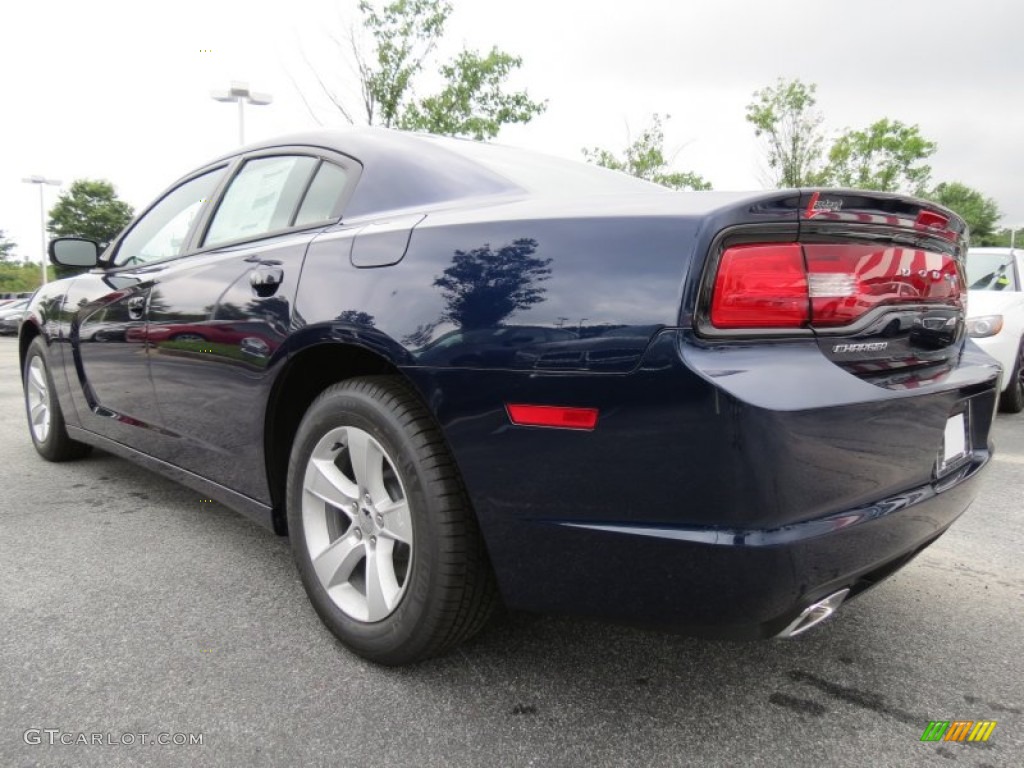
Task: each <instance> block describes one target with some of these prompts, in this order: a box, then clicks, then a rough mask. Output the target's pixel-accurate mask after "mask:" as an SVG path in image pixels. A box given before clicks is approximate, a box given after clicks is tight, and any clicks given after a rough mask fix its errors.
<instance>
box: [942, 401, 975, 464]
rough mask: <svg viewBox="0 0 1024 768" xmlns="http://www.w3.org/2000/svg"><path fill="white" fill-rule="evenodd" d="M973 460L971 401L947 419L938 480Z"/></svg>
mask: <svg viewBox="0 0 1024 768" xmlns="http://www.w3.org/2000/svg"><path fill="white" fill-rule="evenodd" d="M970 459H971V407H970V401H969V400H968V401H967V402H965V403H963V404H962V406H961V407H960V409H959V410H957V411H955V412H954V413H952V414H950V416H949V418H948V419H946V428H945V430H944V431H943V434H942V446H941V448H940V449H939V455H938V458H937V460H936V462H935V477H936V479H938V478H941V477H945V476H946V475H948V474H949V473H951V472H955V471H956V470H958V469H960V467H962V466H964V465H965V464H967V462H969V461H970Z"/></svg>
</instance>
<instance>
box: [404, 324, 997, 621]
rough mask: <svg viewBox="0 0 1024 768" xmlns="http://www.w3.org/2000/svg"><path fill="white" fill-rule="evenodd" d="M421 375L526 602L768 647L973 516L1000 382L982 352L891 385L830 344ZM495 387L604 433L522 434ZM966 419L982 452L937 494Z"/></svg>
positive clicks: (487, 528)
mask: <svg viewBox="0 0 1024 768" xmlns="http://www.w3.org/2000/svg"><path fill="white" fill-rule="evenodd" d="M412 375H413V376H414V380H415V377H417V376H426V377H428V378H429V381H428V382H423V385H426V386H429V387H431V388H436V391H439V392H440V393H441V395H440V397H438V398H436V399H435V401H434V402H436V403H439V404H440V407H439V408H438V409H437V410H436V411H435V413H436V415H437V417H438V420H439V421H440V423H441V424H442V426H443V428H444V431H445V434H446V436H447V438H448V440H449V443H450V445H451V447H452V450H453V452H454V454H455V458H456V461H457V462H458V464H459V467H460V470H461V472H462V475H463V479H464V480H465V483H466V486H467V489H468V491H469V494H470V498H471V500H472V502H473V504H474V507H475V510H476V512H477V516H478V519H479V521H480V525H481V529H482V531H483V533H484V536H485V539H486V541H487V545H488V549H489V552H490V555H491V559H492V562H493V564H494V567H495V571H496V574H497V576H498V581H499V584H500V586H501V589H502V592H503V595H504V597H505V600H506V602H507V603H508V605H509V606H510V607H512V608H516V609H524V610H531V611H542V612H554V613H572V614H584V615H593V616H599V617H602V618H606V619H612V620H621V621H626V622H631V623H638V624H646V625H657V626H666V627H672V628H677V629H682V630H686V631H689V632H693V633H696V634H704V635H716V636H741V637H742V636H746V637H761V636H768V635H774V634H778V633H779V632H780V631H782V630H783V629H784V628H785V627H786V626H787V625H788V624H789V623H791V622H792V621H793V619H794V618H795V617H796V616H797V615H798V614H799V613H800V611H801V610H802V609H804V608H805V607H807V606H808V605H810V604H811V603H813V602H815V601H817V600H820V599H821V598H823V597H826V596H827V595H829V594H831V593H833V592H835V591H837V590H840V589H845V588H849V589H850V590H851V595H854V594H857V593H860V592H862V591H863V590H864V589H866V588H867V587H869V586H871V585H872V584H874V583H877V581H879V580H880V579H881V578H883V577H885V576H887V575H889V574H890V573H892V572H894V571H895V570H897V569H898V568H899V567H901V566H902V565H904V564H906V562H908V561H909V560H910V559H911V558H912V557H913V556H914V555H915V554H917V553H918V552H920V551H921V550H922V549H923V548H924V547H926V546H927V545H928V544H930V543H931V542H933V541H934V540H935V539H936V538H937V537H938V536H939V535H941V534H942V532H943V531H945V530H946V528H948V527H949V526H950V525H951V524H952V523H953V521H954V520H955V519H956V518H957V517H958V516H959V515H961V514H962V513H963V512H964V510H965V509H966V508H967V507H968V506H969V505H970V503H971V501H972V500H973V499H974V497H975V495H976V493H977V480H978V476H979V475H980V474H981V472H982V470H983V468H984V466H985V465H986V464H987V462H988V460H989V458H990V450H991V446H990V443H989V431H990V428H991V423H992V418H993V415H994V412H995V406H996V398H997V393H996V386H997V381H998V375H999V369H998V366H997V365H996V364H995V363H994V362H993V361H992V360H991V358H989V357H988V356H987V355H984V354H983V353H981V352H980V351H979V350H977V348H975V347H973V346H970V345H968V347H967V348H965V351H964V353H963V355H962V356H961V357H960V359H959V361H958V363H957V365H955V366H953V367H952V368H950V369H948V370H946V371H945V372H944V373H942V374H941V375H935V373H934V372H932V373H930V374H927V375H922V376H921V377H920V378H919V379H913V378H911V379H907V380H906V381H903V382H901V383H899V384H898V385H895V386H893V387H891V388H888V389H887V388H884V387H880V386H876V385H874V384H870V383H867V382H865V381H863V380H860V379H858V378H857V377H855V376H853V375H851V374H850V373H847V372H845V371H843V370H841V369H840V368H839V367H837V366H836V365H833V364H832V363H831V362H829V361H828V360H827V359H826V358H825V357H824V356H823V355H821V353H820V351H819V350H818V349H817V346H816V345H815V343H814V342H813V341H810V342H799V343H792V344H790V343H782V344H778V345H771V346H767V347H766V346H765V345H748V346H743V345H720V346H717V347H709V346H705V345H701V344H700V343H699V340H693V339H690V338H688V337H687V336H686V334H685V333H683V332H678V333H677V332H665V333H663V334H661V335H660V336H659V337H658V339H656V340H655V342H654V343H652V345H651V347H650V348H649V349H648V351H647V353H646V354H645V356H644V361H643V363H642V364H641V365H640V367H639V368H638V369H637V370H635V371H633V372H632V373H630V374H626V375H618V376H615V375H580V374H569V373H565V374H559V375H537V374H533V375H531V374H529V373H524V374H518V373H512V372H507V371H506V372H500V371H495V372H483V371H458V370H446V371H442V370H436V369H435V370H432V371H426V370H423V369H420V370H419V371H412ZM490 377H493V379H494V380H493V381H481V379H483V378H490ZM496 389H497V390H499V391H503V392H504V393H505V395H506V398H507V401H508V402H517V403H537V404H548V405H564V406H585V407H592V408H597V409H598V410H599V412H600V416H599V420H598V423H597V426H596V428H595V429H594V430H592V431H582V430H561V429H544V428H530V427H517V426H512V425H510V424H509V422H508V417H507V415H506V413H505V412H504V409H503V408H501V407H500V405H501V404H494V403H493V401H491V399H490V398H492V397H493V394H492V393H493V392H494V391H496ZM496 405H497V407H495V406H496ZM960 413H963V414H965V415H964V421H965V422H966V424H967V425H968V426H969V433H970V450H969V452H968V453H967V455H966V456H965V457H964V459H963V460H962V461H961V462H960V463H958V464H957V465H956V466H955V468H954V469H951V470H949V471H948V474H942V475H941V477H940V478H939V479H938V480H937V479H936V477H937V475H936V467H937V459H938V458H939V455H940V454H941V453H942V452H943V440H944V431H945V430H946V428H947V424H948V422H949V419H950V417H951V416H955V415H957V414H960Z"/></svg>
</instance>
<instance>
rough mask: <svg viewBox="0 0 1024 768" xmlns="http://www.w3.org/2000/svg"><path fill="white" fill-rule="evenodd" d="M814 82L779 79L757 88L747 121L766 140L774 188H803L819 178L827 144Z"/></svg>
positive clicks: (769, 175)
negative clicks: (823, 133) (823, 153)
mask: <svg viewBox="0 0 1024 768" xmlns="http://www.w3.org/2000/svg"><path fill="white" fill-rule="evenodd" d="M816 90H817V86H816V85H815V84H814V83H810V84H805V83H803V82H801V81H800V80H788V81H787V80H784V79H783V78H781V77H780V78H779V79H778V80H777V81H776V83H775V85H773V86H768V87H766V88H762V89H761V90H759V91H754V100H753V101H752V102H750V103H749V104H748V105H747V122H749V123H751V124H752V125H753V126H754V135H756V136H758V137H760V138H761V139H762V140H763V142H764V154H765V159H766V160H767V162H768V179H767V181H768V182H769V184H770V185H771V186H774V187H803V186H807V185H810V184H815V183H817V181H818V178H817V173H818V170H819V168H820V160H821V156H822V151H823V147H824V136H823V135H822V129H821V123H822V116H821V113H819V112H818V111H817V110H816V109H815V108H814V107H815V104H817V99H816V98H815V95H814V94H815V91H816Z"/></svg>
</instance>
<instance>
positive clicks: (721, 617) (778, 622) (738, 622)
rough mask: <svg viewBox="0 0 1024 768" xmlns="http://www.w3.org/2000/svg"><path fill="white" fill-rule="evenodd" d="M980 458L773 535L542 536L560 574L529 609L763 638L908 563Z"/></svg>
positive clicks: (571, 529) (968, 491) (595, 528)
mask: <svg viewBox="0 0 1024 768" xmlns="http://www.w3.org/2000/svg"><path fill="white" fill-rule="evenodd" d="M987 461H988V453H987V451H985V452H979V453H978V455H976V456H975V457H974V458H973V459H972V461H971V463H970V465H968V466H965V467H963V468H962V469H961V470H960V471H959V472H958V473H957V477H956V478H955V484H954V485H953V486H952V487H950V488H947V489H946V490H944V491H942V492H937V491H936V489H935V487H934V486H931V485H928V486H923V487H920V488H916V489H913V490H911V491H908V492H907V493H904V494H899V495H897V496H892V497H889V498H886V499H883V500H880V501H879V502H877V503H874V504H870V505H866V506H862V507H858V508H856V509H850V510H847V511H845V512H842V513H838V514H834V515H829V516H827V517H823V518H818V519H813V520H806V521H803V522H801V523H797V524H794V525H790V526H784V527H782V528H778V529H775V530H763V529H754V530H736V529H733V530H708V529H701V528H666V527H645V526H632V527H629V526H611V525H589V524H557V525H556V526H555V527H554V529H552V530H549V531H546V532H543V533H541V532H538V537H539V538H543V541H544V543H543V545H542V546H543V548H544V549H545V550H546V551H547V555H548V557H549V558H550V559H551V560H552V561H555V562H558V563H560V564H561V567H560V568H559V569H558V573H557V576H556V575H555V574H552V577H553V578H552V580H551V582H549V584H548V588H547V590H546V591H545V595H544V596H543V597H541V596H540V595H534V597H533V599H531V600H530V601H529V603H528V604H527V605H526V606H525V607H529V608H531V609H538V608H539V609H541V610H556V611H564V610H566V607H567V606H570V605H571V606H573V607H572V609H571V611H570V612H572V613H581V614H589V615H599V616H603V617H605V618H611V619H616V620H620V621H625V622H629V623H635V624H641V625H647V626H660V627H665V628H670V629H676V630H681V631H685V632H687V633H690V634H695V635H701V636H706V637H723V638H758V637H771V636H774V635H777V634H779V633H780V632H782V631H783V629H785V628H786V627H787V626H788V625H790V624H791V623H792V622H793V621H794V619H796V617H797V616H798V615H799V614H800V612H801V611H802V610H803V609H804V608H806V607H807V606H809V605H811V604H813V603H814V602H816V601H818V600H821V599H822V598H824V597H827V596H828V595H831V594H833V593H835V592H837V591H838V590H842V589H849V590H850V592H849V596H848V598H847V599H850V598H853V597H856V596H857V595H859V594H860V593H862V592H864V591H865V590H867V589H869V588H870V587H872V586H874V585H875V584H877V583H878V582H880V581H881V580H883V579H884V578H886V577H888V576H890V575H891V574H893V573H895V572H896V571H897V570H899V569H900V568H901V567H903V566H904V565H906V564H907V563H908V562H910V560H911V559H912V558H913V557H914V556H916V555H917V554H918V553H919V552H921V551H922V550H923V549H925V548H926V547H927V546H929V545H930V544H931V543H933V542H934V541H935V540H936V539H937V538H938V537H939V536H941V535H942V533H943V532H944V531H945V530H946V529H947V528H948V527H949V526H950V525H952V523H953V522H954V521H955V520H956V519H957V518H958V517H959V516H960V515H961V514H962V513H963V512H964V511H965V510H966V509H967V507H968V506H969V505H970V504H971V502H972V501H973V499H974V497H975V495H976V492H977V488H976V484H977V480H978V475H979V471H980V470H981V469H982V467H983V466H984V465H985V463H986V462H987Z"/></svg>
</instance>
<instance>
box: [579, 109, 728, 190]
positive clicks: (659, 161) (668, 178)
mask: <svg viewBox="0 0 1024 768" xmlns="http://www.w3.org/2000/svg"><path fill="white" fill-rule="evenodd" d="M666 117H669V116H666ZM664 147H665V131H664V130H663V129H662V125H661V116H660V115H658V114H657V113H655V114H654V115H653V116H652V118H651V124H650V125H649V126H648V127H647V128H645V129H644V130H643V132H642V133H641V134H640V136H639V137H638V138H637V140H636V141H634V142H632V143H631V144H630V145H629V146H628V147H626V149H625V151H624V152H623V156H622V157H621V158H620V157H617V156H616V155H614V154H613V153H612V152H610V151H608V150H607V149H601V148H600V147H593V148H591V149H584V150H583V156H584V157H586V158H587V160H588V161H589V162H591V163H594V164H596V165H600V166H601V167H603V168H611V169H612V170H614V171H624V172H625V173H628V174H630V175H631V176H636V177H638V178H641V179H646V180H647V181H653V182H654V183H655V184H661V185H663V186H666V187H671V188H672V189H698V190H706V189H711V182H709V181H708V180H707V179H705V178H704V177H703V176H700V175H699V174H696V173H693V172H692V171H670V170H669V169H668V165H669V163H668V160H666V159H665V149H664Z"/></svg>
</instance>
